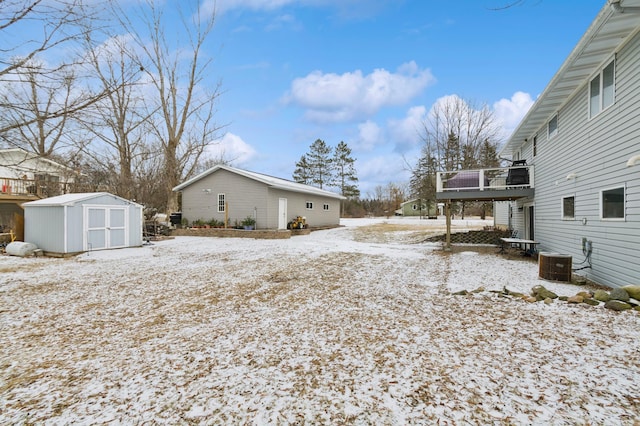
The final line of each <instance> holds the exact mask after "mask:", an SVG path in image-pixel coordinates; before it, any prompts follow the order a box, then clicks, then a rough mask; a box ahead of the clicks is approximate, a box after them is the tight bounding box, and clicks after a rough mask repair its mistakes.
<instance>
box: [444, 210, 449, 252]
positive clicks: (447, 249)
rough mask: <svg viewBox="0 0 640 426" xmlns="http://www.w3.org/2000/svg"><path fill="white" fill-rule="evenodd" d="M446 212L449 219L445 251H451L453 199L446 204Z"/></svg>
mask: <svg viewBox="0 0 640 426" xmlns="http://www.w3.org/2000/svg"><path fill="white" fill-rule="evenodd" d="M444 214H445V217H446V220H447V237H446V240H445V243H444V251H451V200H447V202H446V203H445V204H444Z"/></svg>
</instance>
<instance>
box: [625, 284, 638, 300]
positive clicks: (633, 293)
mask: <svg viewBox="0 0 640 426" xmlns="http://www.w3.org/2000/svg"><path fill="white" fill-rule="evenodd" d="M622 289H623V290H624V291H626V292H627V294H629V296H630V297H633V298H634V299H636V300H640V285H625V286H624V287H622Z"/></svg>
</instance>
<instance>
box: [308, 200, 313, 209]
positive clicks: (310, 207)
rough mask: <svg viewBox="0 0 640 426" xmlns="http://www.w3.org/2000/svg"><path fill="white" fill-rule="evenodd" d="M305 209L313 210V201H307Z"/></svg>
mask: <svg viewBox="0 0 640 426" xmlns="http://www.w3.org/2000/svg"><path fill="white" fill-rule="evenodd" d="M307 210H313V202H311V201H307Z"/></svg>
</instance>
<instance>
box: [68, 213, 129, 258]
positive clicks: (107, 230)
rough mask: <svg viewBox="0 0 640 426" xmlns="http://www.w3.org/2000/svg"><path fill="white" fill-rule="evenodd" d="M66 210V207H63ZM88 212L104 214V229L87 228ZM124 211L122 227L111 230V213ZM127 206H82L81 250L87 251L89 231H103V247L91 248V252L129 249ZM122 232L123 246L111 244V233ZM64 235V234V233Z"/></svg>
mask: <svg viewBox="0 0 640 426" xmlns="http://www.w3.org/2000/svg"><path fill="white" fill-rule="evenodd" d="M65 208H66V206H65ZM89 210H102V211H103V212H104V227H98V228H90V227H89ZM112 210H122V211H124V218H123V220H124V224H123V226H119V227H116V228H115V229H112V228H111V211H112ZM129 229H130V228H129V206H123V205H111V204H107V205H105V204H84V205H83V206H82V249H83V250H84V251H88V250H89V231H100V230H103V231H104V247H98V248H95V247H91V250H108V249H112V248H123V247H129ZM112 230H122V231H123V232H124V239H123V245H118V246H114V245H112V244H111V231H112ZM65 235H66V232H65Z"/></svg>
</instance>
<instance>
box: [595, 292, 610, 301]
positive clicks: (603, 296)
mask: <svg viewBox="0 0 640 426" xmlns="http://www.w3.org/2000/svg"><path fill="white" fill-rule="evenodd" d="M593 298H594V299H596V300H599V301H601V302H608V301H609V300H611V296H609V292H608V291H605V290H596V292H595V293H594V294H593Z"/></svg>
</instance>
